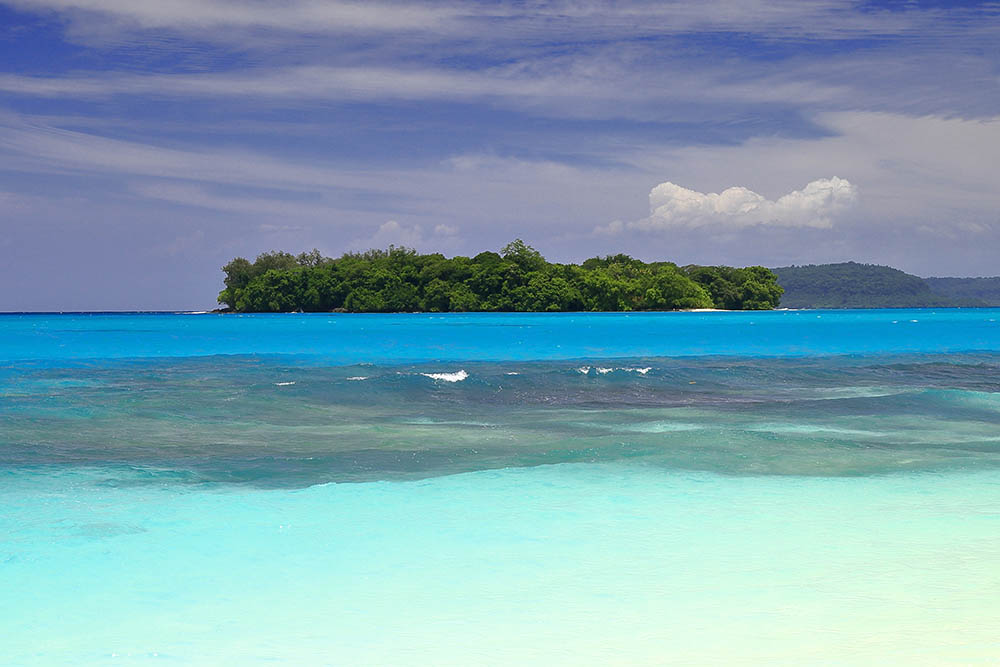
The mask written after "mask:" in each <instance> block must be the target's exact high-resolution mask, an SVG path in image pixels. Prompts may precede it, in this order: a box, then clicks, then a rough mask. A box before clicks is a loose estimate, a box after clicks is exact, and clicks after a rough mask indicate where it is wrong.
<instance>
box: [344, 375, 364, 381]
mask: <svg viewBox="0 0 1000 667" xmlns="http://www.w3.org/2000/svg"><path fill="white" fill-rule="evenodd" d="M347 379H348V380H352V381H356V380H367V379H368V376H367V375H355V376H354V377H349V378H347Z"/></svg>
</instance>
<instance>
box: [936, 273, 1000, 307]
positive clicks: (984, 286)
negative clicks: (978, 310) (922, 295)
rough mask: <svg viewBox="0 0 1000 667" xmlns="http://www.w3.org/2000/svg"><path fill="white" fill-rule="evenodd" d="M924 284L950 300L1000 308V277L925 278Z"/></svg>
mask: <svg viewBox="0 0 1000 667" xmlns="http://www.w3.org/2000/svg"><path fill="white" fill-rule="evenodd" d="M924 282H926V283H927V284H928V285H929V286H930V288H931V289H932V290H934V291H935V292H936V293H938V294H940V295H941V296H945V297H948V298H950V299H960V300H964V301H981V302H982V303H983V304H984V305H987V306H1000V277H994V278H924Z"/></svg>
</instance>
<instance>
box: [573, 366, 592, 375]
mask: <svg viewBox="0 0 1000 667" xmlns="http://www.w3.org/2000/svg"><path fill="white" fill-rule="evenodd" d="M576 372H577V373H583V374H584V375H587V374H589V373H590V366H580V367H579V368H577V369H576Z"/></svg>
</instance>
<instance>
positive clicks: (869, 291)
mask: <svg viewBox="0 0 1000 667" xmlns="http://www.w3.org/2000/svg"><path fill="white" fill-rule="evenodd" d="M771 270H772V271H774V273H775V274H776V275H777V276H778V284H779V285H781V286H782V287H783V288H784V289H785V293H784V296H782V297H781V306H782V307H784V308H932V307H958V306H985V305H987V304H986V302H985V300H983V299H979V298H973V297H967V296H959V295H958V294H957V293H955V294H954V295H949V294H944V293H940V292H937V291H935V290H933V289H932V288H931V285H930V284H929V283H928V282H927V281H925V280H924V279H923V278H920V277H918V276H914V275H911V274H909V273H904V272H903V271H900V270H899V269H894V268H892V267H890V266H879V265H876V264H859V263H857V262H843V263H840V264H810V265H807V266H784V267H780V268H776V269H771ZM938 280H942V279H938ZM943 280H956V279H953V278H952V279H943ZM957 280H965V279H957ZM996 280H1000V279H996ZM997 293H998V294H1000V291H998V292H997Z"/></svg>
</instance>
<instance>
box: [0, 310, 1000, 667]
mask: <svg viewBox="0 0 1000 667" xmlns="http://www.w3.org/2000/svg"><path fill="white" fill-rule="evenodd" d="M0 600H2V602H3V604H2V605H0V628H2V631H0V664H4V665H7V664H12V665H19V664H25V665H28V664H31V665H34V664H90V663H94V664H107V663H113V662H120V663H122V664H131V663H147V662H154V661H165V662H168V663H170V662H172V663H179V664H246V663H251V664H252V663H257V662H274V661H285V662H293V663H301V664H336V665H358V664H435V665H441V664H463V665H467V664H602V665H603V664H665V663H667V664H761V663H772V662H783V663H802V662H807V663H816V662H822V663H844V664H873V663H883V662H886V661H889V660H893V661H897V662H900V661H901V662H904V663H906V664H942V663H944V664H949V663H951V664H969V663H974V664H984V663H985V664H991V663H993V662H996V661H1000V632H998V628H1000V603H998V600H1000V310H998V309H938V310H870V311H847V310H845V311H770V312H752V313H750V312H739V313H737V312H732V313H728V312H706V313H605V314H399V315H321V314H310V315H217V314H143V313H132V314H100V313H95V314H87V313H76V314H24V315H19V314H13V315H2V316H0Z"/></svg>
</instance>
